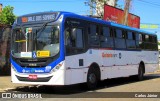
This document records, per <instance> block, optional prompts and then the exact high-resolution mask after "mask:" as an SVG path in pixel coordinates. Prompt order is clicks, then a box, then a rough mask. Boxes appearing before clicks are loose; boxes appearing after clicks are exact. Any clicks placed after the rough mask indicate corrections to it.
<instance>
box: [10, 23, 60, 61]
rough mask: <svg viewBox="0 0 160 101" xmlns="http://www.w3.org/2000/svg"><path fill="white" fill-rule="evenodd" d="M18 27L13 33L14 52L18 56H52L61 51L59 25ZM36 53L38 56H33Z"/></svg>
mask: <svg viewBox="0 0 160 101" xmlns="http://www.w3.org/2000/svg"><path fill="white" fill-rule="evenodd" d="M24 29H25V31H24V32H25V33H22V30H21V29H20V28H16V29H14V30H13V33H12V54H13V56H15V57H17V58H23V57H24V58H36V57H37V58H38V57H39V58H43V57H52V56H55V55H57V54H58V53H59V26H54V27H52V26H46V27H45V28H44V29H43V30H41V31H39V29H40V27H30V28H24ZM33 53H34V55H36V56H33Z"/></svg>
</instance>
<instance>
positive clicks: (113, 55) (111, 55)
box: [102, 53, 117, 58]
mask: <svg viewBox="0 0 160 101" xmlns="http://www.w3.org/2000/svg"><path fill="white" fill-rule="evenodd" d="M102 57H103V58H114V57H117V54H111V53H102Z"/></svg>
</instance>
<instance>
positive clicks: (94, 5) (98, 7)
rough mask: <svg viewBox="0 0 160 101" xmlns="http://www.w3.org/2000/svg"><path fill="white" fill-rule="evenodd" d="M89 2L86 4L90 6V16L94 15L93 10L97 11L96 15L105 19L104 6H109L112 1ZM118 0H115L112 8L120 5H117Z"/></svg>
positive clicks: (91, 0)
mask: <svg viewBox="0 0 160 101" xmlns="http://www.w3.org/2000/svg"><path fill="white" fill-rule="evenodd" d="M87 1H88V2H85V4H87V5H88V6H90V14H91V15H92V14H93V10H95V12H96V15H97V16H99V17H101V18H103V14H104V5H105V4H108V3H109V2H110V1H111V0H87ZM117 2H118V0H113V1H112V3H114V4H112V6H114V7H118V6H119V5H118V4H117Z"/></svg>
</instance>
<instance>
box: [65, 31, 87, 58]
mask: <svg viewBox="0 0 160 101" xmlns="http://www.w3.org/2000/svg"><path fill="white" fill-rule="evenodd" d="M83 37H84V35H83V29H81V28H72V29H67V30H66V31H65V46H66V54H67V55H72V54H78V53H81V52H83V50H84V38H83Z"/></svg>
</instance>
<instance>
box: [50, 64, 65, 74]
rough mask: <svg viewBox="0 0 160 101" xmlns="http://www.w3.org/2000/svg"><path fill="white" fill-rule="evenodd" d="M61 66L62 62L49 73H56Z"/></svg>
mask: <svg viewBox="0 0 160 101" xmlns="http://www.w3.org/2000/svg"><path fill="white" fill-rule="evenodd" d="M62 65H63V62H61V63H59V64H58V65H57V66H55V67H54V68H53V69H52V71H51V72H56V71H57V70H59V69H60V68H61V67H62Z"/></svg>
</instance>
